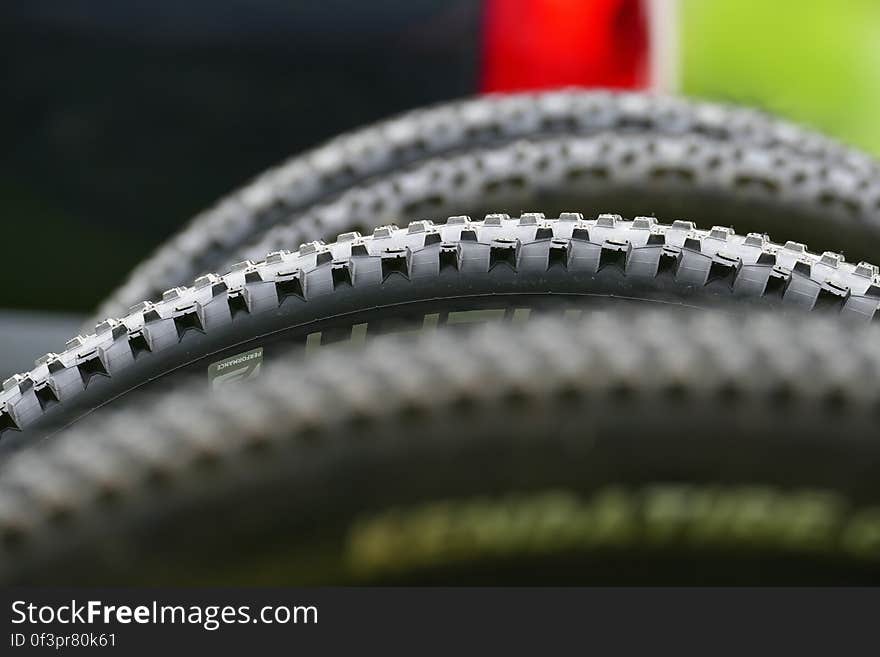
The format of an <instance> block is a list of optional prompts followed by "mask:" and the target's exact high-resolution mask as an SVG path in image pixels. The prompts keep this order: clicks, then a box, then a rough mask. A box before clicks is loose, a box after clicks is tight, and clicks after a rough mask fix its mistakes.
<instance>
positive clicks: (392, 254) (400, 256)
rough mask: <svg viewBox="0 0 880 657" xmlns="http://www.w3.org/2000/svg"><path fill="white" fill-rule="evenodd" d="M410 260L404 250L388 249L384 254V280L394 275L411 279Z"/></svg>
mask: <svg viewBox="0 0 880 657" xmlns="http://www.w3.org/2000/svg"><path fill="white" fill-rule="evenodd" d="M408 260H409V258H408V257H407V253H406V251H405V250H404V249H388V250H386V251H385V253H383V254H382V280H383V281H385V280H387V279H388V277H389V276H391V275H392V274H399V275H400V276H403V277H404V278H409V262H408Z"/></svg>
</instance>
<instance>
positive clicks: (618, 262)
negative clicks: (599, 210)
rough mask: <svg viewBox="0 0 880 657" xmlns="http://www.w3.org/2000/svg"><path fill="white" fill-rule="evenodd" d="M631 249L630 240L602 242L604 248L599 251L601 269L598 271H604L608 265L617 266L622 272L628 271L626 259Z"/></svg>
mask: <svg viewBox="0 0 880 657" xmlns="http://www.w3.org/2000/svg"><path fill="white" fill-rule="evenodd" d="M603 216H611V215H603ZM629 251H630V243H629V242H618V241H616V240H605V242H603V243H602V249H601V251H600V252H599V269H598V270H597V271H602V270H603V269H605V268H607V267H616V268H617V269H619V270H620V271H622V272H623V271H626V259H627V255H628V254H629Z"/></svg>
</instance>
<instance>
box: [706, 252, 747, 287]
mask: <svg viewBox="0 0 880 657" xmlns="http://www.w3.org/2000/svg"><path fill="white" fill-rule="evenodd" d="M741 267H742V261H741V260H740V259H739V258H731V257H729V256H725V255H723V254H720V253H717V254H715V257H714V258H712V264H711V265H710V266H709V276H708V278H707V279H706V285H709V284H710V283H718V284H721V285H726V286H728V287H730V288H731V289H733V286H734V283H736V276H737V274H738V273H739V271H740V268H741Z"/></svg>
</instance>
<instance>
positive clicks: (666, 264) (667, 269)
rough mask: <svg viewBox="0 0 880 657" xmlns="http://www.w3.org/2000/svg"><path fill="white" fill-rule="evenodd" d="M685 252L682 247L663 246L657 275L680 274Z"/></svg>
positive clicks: (658, 261)
mask: <svg viewBox="0 0 880 657" xmlns="http://www.w3.org/2000/svg"><path fill="white" fill-rule="evenodd" d="M682 258H683V253H682V251H681V249H677V248H674V247H673V248H670V247H663V248H662V249H661V250H660V257H659V258H658V260H657V274H656V275H657V276H673V277H675V276H678V270H679V267H681V261H682Z"/></svg>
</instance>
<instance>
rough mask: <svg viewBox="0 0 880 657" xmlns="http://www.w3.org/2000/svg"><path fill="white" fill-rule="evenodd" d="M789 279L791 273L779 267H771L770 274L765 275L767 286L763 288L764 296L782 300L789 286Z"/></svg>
mask: <svg viewBox="0 0 880 657" xmlns="http://www.w3.org/2000/svg"><path fill="white" fill-rule="evenodd" d="M791 279H792V276H791V272H788V271H786V270H785V269H782V268H781V267H771V269H770V273H769V274H768V275H767V284H766V285H765V286H764V296H765V297H779V298H780V299H781V298H783V297H784V296H785V292H786V290H787V289H788V286H789V285H790V284H791Z"/></svg>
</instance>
